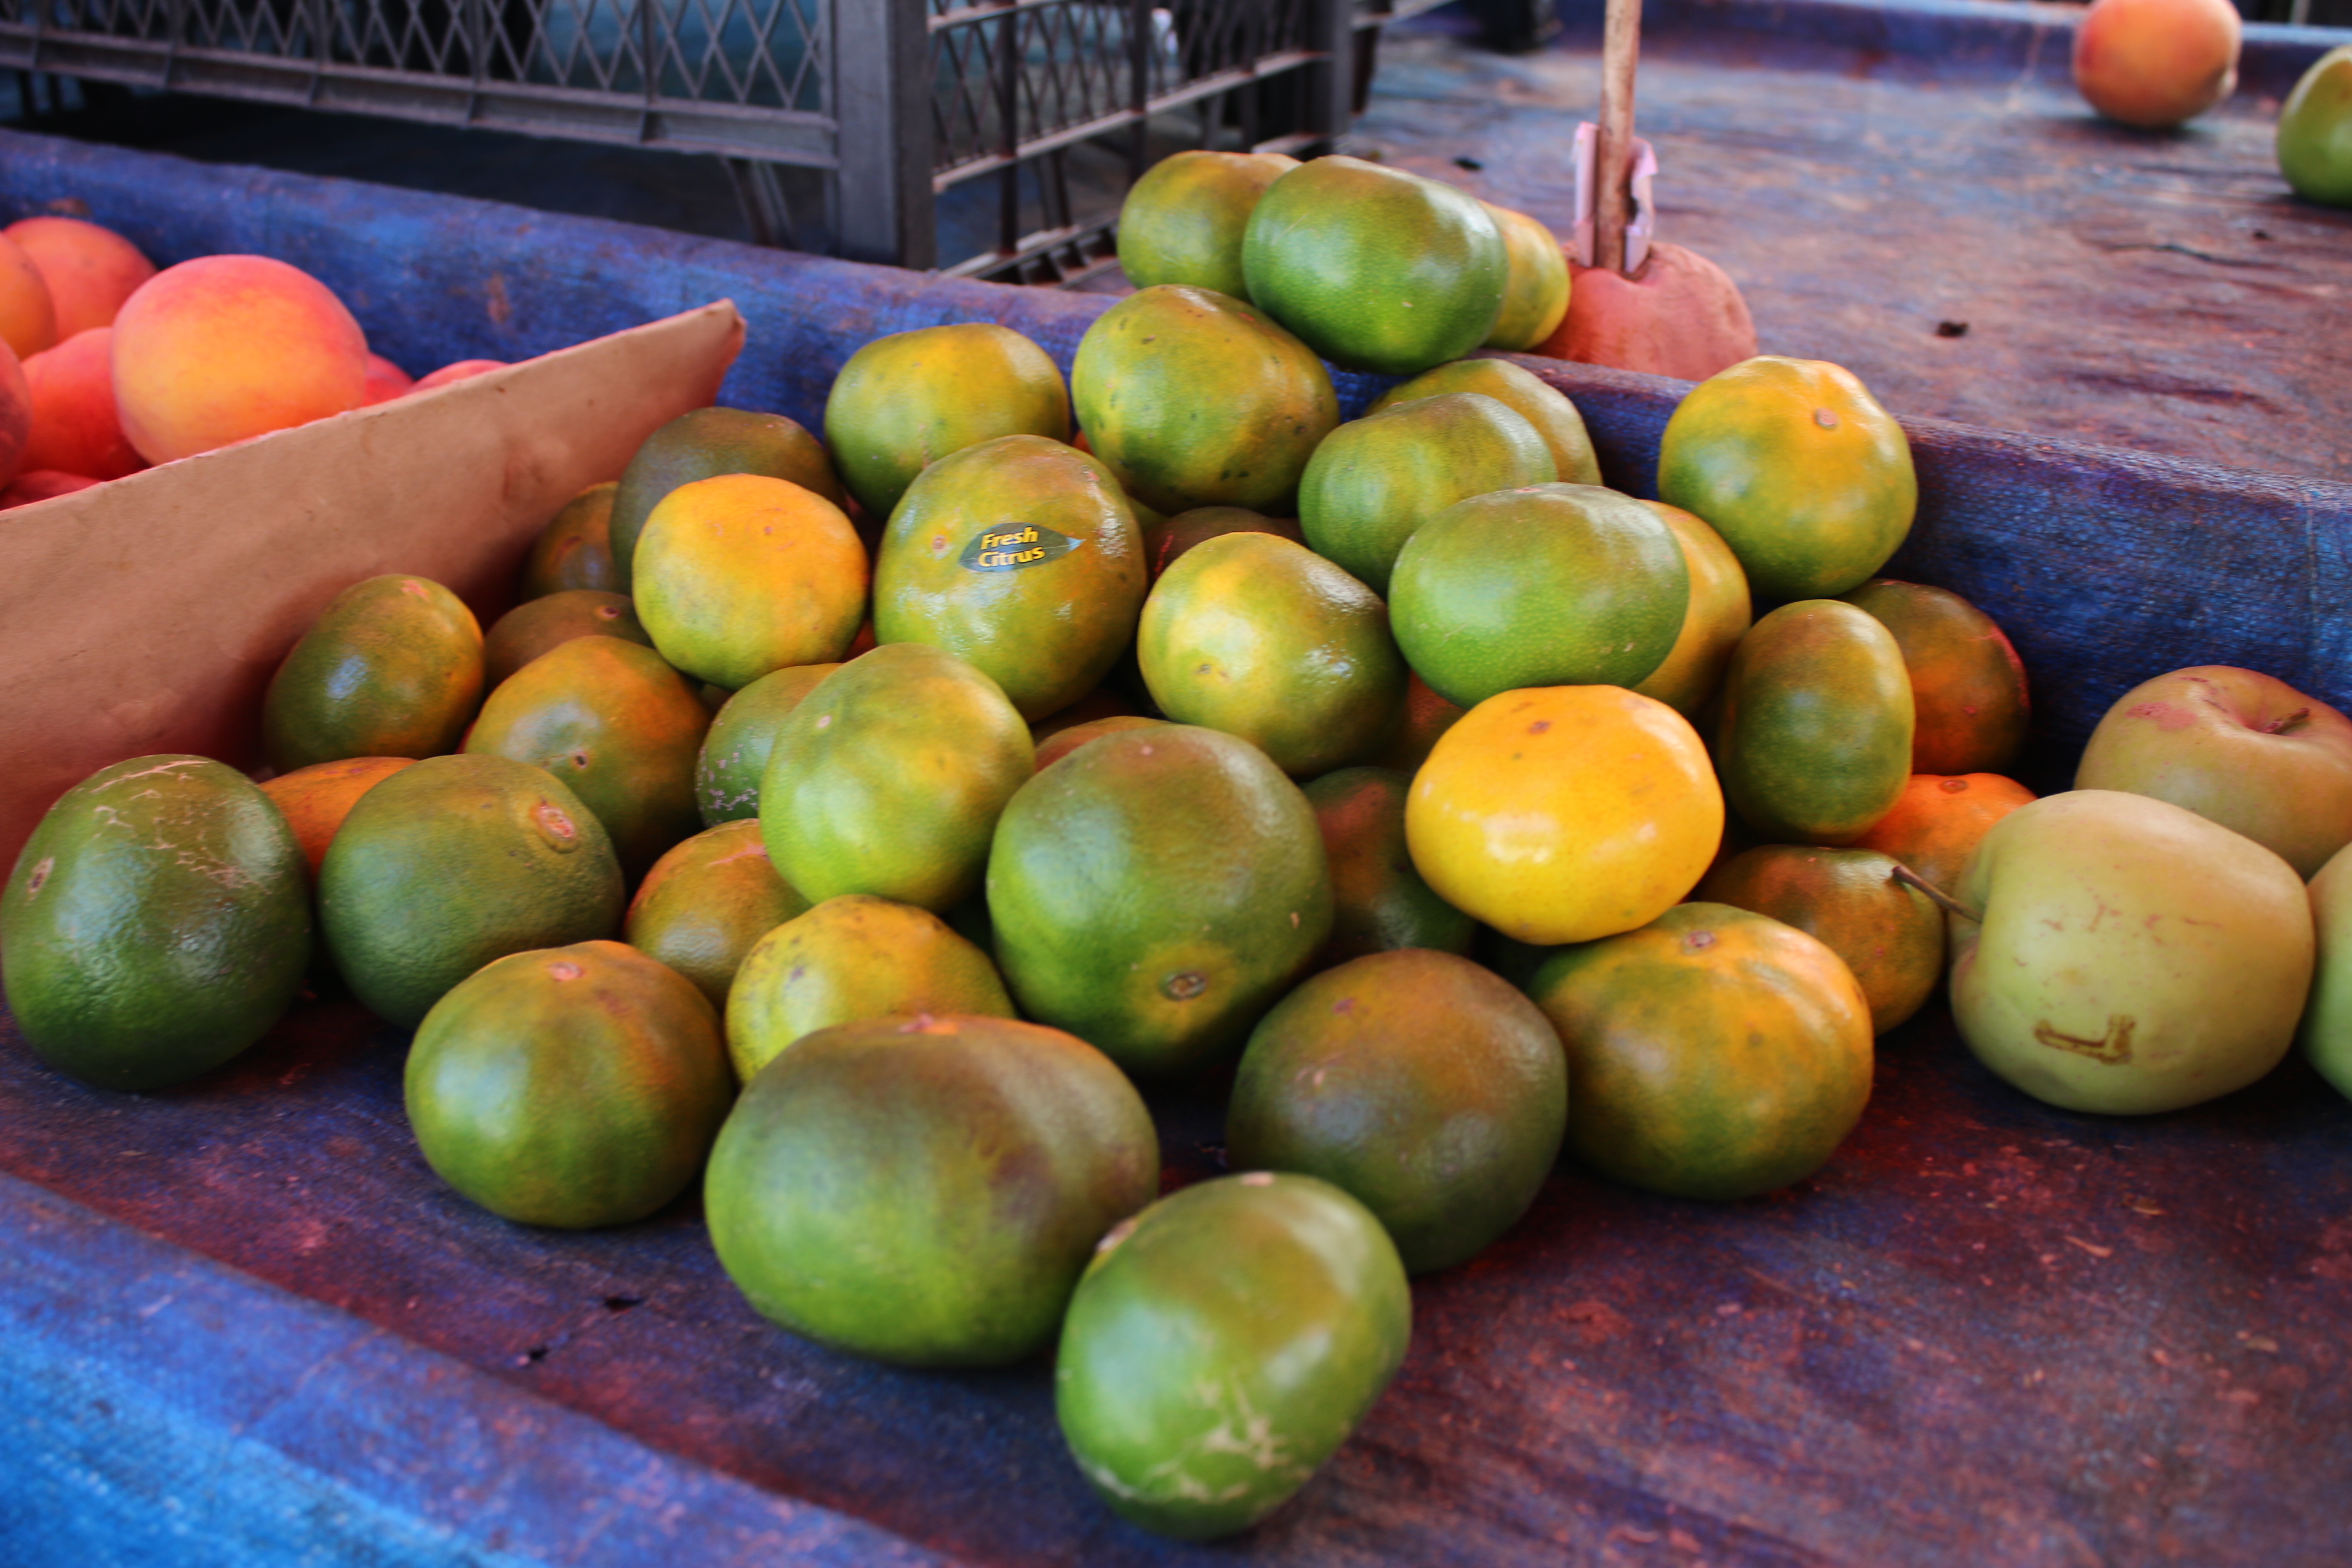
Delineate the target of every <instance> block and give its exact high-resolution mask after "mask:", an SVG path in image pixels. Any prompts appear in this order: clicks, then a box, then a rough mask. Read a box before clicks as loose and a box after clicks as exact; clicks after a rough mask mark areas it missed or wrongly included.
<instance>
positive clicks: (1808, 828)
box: [1715, 599, 1912, 844]
mask: <svg viewBox="0 0 2352 1568" xmlns="http://www.w3.org/2000/svg"><path fill="white" fill-rule="evenodd" d="M1911 728H1912V709H1911V679H1910V677H1909V675H1908V674H1906V672H1905V670H1904V668H1903V650H1902V649H1901V648H1900V647H1896V646H1895V637H1894V634H1893V633H1891V632H1889V631H1888V630H1887V629H1886V628H1885V626H1881V625H1880V624H1879V623H1878V622H1877V621H1876V620H1874V618H1872V617H1871V616H1870V615H1868V614H1867V613H1866V612H1864V611H1862V610H1858V609H1856V608H1854V607H1853V605H1848V604H1844V603H1843V602H1841V601H1839V600H1836V599H1804V600H1800V601H1799V602H1798V603H1796V604H1793V605H1781V606H1780V608H1779V609H1777V610H1775V611H1773V612H1772V613H1771V614H1770V615H1769V616H1765V617H1764V618H1763V619H1762V620H1760V621H1758V622H1757V623H1756V624H1755V626H1751V627H1749V628H1748V635H1747V636H1746V637H1742V638H1740V639H1739V646H1738V647H1737V648H1736V649H1734V650H1733V651H1732V655H1731V663H1730V665H1729V666H1728V667H1727V668H1726V669H1725V671H1724V677H1723V704H1722V710H1721V714H1720V716H1719V718H1718V720H1717V725H1716V740H1715V759H1716V765H1717V769H1718V770H1719V771H1720V773H1722V776H1723V793H1724V796H1725V798H1726V799H1727V800H1729V801H1730V803H1731V805H1732V809H1733V810H1735V811H1737V812H1738V813H1739V815H1740V816H1742V817H1744V818H1746V819H1747V822H1748V826H1750V827H1752V828H1754V829H1755V830H1756V831H1757V832H1758V833H1759V834H1761V835H1762V836H1763V837H1765V838H1766V840H1768V841H1770V842H1778V843H1783V844H1851V843H1853V841H1854V840H1855V839H1857V838H1859V837H1862V836H1863V834H1864V833H1865V832H1867V831H1868V830H1869V828H1870V825H1871V824H1872V823H1874V822H1876V821H1877V820H1878V819H1879V818H1880V817H1882V816H1885V815H1886V813H1887V811H1888V809H1889V808H1890V807H1892V806H1893V805H1894V804H1895V797H1896V796H1898V795H1901V794H1902V793H1903V785H1904V784H1905V782H1906V780H1908V779H1909V778H1910V776H1911Z"/></svg>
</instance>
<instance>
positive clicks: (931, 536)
mask: <svg viewBox="0 0 2352 1568" xmlns="http://www.w3.org/2000/svg"><path fill="white" fill-rule="evenodd" d="M1145 576H1146V572H1145V567H1144V561H1143V539H1142V535H1141V533H1140V532H1139V531H1138V529H1137V527H1136V524H1135V519H1134V514H1133V513H1132V512H1130V511H1129V510H1128V505H1127V498H1126V497H1125V496H1124V495H1122V494H1121V493H1120V491H1119V488H1118V481H1117V480H1116V479H1112V478H1111V476H1110V470H1109V469H1108V468H1104V467H1103V466H1102V464H1100V463H1099V462H1097V461H1096V460H1095V459H1094V458H1089V457H1087V455H1086V454H1085V453H1083V452H1080V451H1078V450H1076V449H1075V448H1073V447H1067V446H1065V445H1063V444H1062V443H1061V442H1059V441H1050V440H1047V439H1046V438H1045V437H1042V436H1001V437H997V438H996V439H995V440H992V441H983V442H982V443H981V444H980V445H978V446H976V447H965V448H964V449H963V450H962V451H961V452H955V453H952V454H950V455H949V456H947V457H945V458H940V460H939V461H938V462H936V463H933V464H932V465H931V466H930V467H929V468H926V469H924V470H923V472H922V474H921V475H920V476H919V477H918V478H917V479H916V480H915V482H914V483H913V484H911V485H909V486H908V487H907V493H906V494H905V495H903V496H901V497H900V498H899V500H898V510H896V511H894V512H892V513H891V514H890V523H889V526H888V528H887V529H886V530H885V531H884V532H883V535H882V548H881V551H880V552H879V553H878V554H877V557H876V560H875V563H874V635H875V636H876V637H877V638H878V639H880V640H881V641H882V642H885V643H897V642H920V643H929V644H930V645H932V646H933V647H940V648H944V649H946V650H947V651H948V652H949V653H951V654H953V655H955V656H956V657H957V658H961V659H963V660H965V661H966V662H967V663H969V664H971V666H972V668H975V669H978V670H979V671H980V672H981V673H982V674H983V675H985V676H987V677H988V678H989V679H991V680H993V681H994V682H996V684H997V685H998V686H999V687H1001V688H1002V689H1003V692H1004V695H1005V696H1006V697H1007V698H1008V699H1010V700H1011V701H1012V703H1013V707H1015V708H1017V709H1019V710H1021V715H1022V717H1023V718H1024V719H1042V718H1044V717H1045V716H1046V715H1047V714H1049V713H1054V712H1057V711H1059V710H1061V709H1064V708H1066V707H1068V706H1069V705H1070V704H1071V703H1073V702H1075V701H1076V700H1078V699H1079V698H1081V697H1083V696H1085V695H1086V694H1087V692H1089V691H1091V690H1093V689H1095V688H1096V687H1097V685H1099V684H1101V682H1102V679H1103V677H1104V676H1106V675H1108V673H1110V668H1111V666H1112V665H1114V664H1116V663H1117V662H1118V657H1119V654H1120V653H1121V651H1123V650H1124V649H1125V648H1126V647H1127V645H1128V644H1129V641H1131V640H1132V639H1133V637H1134V636H1135V617H1136V615H1137V613H1138V612H1139V611H1140V610H1141V609H1142V607H1143V594H1144V588H1145Z"/></svg>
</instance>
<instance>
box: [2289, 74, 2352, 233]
mask: <svg viewBox="0 0 2352 1568" xmlns="http://www.w3.org/2000/svg"><path fill="white" fill-rule="evenodd" d="M2278 165H2279V173H2280V174H2283V175H2284V176H2285V178H2286V183H2287V184H2290V185H2293V186H2294V193H2295V195H2299V196H2301V197H2302V198H2303V199H2304V200H2305V201H2307V202H2319V203H2322V204H2323V205H2327V206H2336V207H2352V44H2338V45H2337V46H2336V47H2334V48H2332V49H2330V50H2328V51H2327V52H2326V54H2324V55H2322V56H2320V57H2319V58H2318V59H2317V60H2315V61H2314V62H2313V63H2312V67H2311V68H2310V69H2309V70H2307V71H2305V72H2304V73H2303V77H2302V79H2301V80H2299V81H2297V82H2296V83H2295V84H2294V91H2293V92H2290V93H2288V94H2287V99H2286V103H2285V105H2284V107H2282V108H2281V109H2280V110H2279V118H2278Z"/></svg>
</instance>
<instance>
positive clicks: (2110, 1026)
mask: <svg viewBox="0 0 2352 1568" xmlns="http://www.w3.org/2000/svg"><path fill="white" fill-rule="evenodd" d="M2136 1023H2137V1020H2136V1019H2134V1018H2133V1017H2132V1016H2131V1015H2130V1014H2128V1013H2110V1014H2109V1015H2107V1032H2106V1034H2105V1036H2104V1037H2097V1038H2091V1037H2084V1036H2082V1035H2069V1034H2065V1033H2063V1032H2062V1031H2060V1030H2059V1029H2056V1028H2054V1027H2053V1026H2051V1024H2050V1023H2049V1021H2048V1020H2046V1019H2045V1020H2043V1021H2042V1022H2040V1023H2037V1024H2035V1025H2034V1026H2033V1037H2034V1038H2035V1039H2037V1040H2039V1041H2041V1042H2042V1044H2043V1045H2045V1046H2048V1047H2050V1048H2051V1049H2052V1050H2053V1051H2073V1052H2074V1054H2075V1055H2077V1056H2084V1057H2088V1058H2091V1059H2092V1060H2093V1061H2095V1062H2105V1063H2106V1064H2107V1065H2108V1066H2109V1067H2120V1066H2122V1065H2123V1064H2124V1063H2126V1062H2127V1061H2129V1060H2131V1054H2132V1053H2131V1041H2132V1029H2133V1027H2134V1026H2135V1024H2136Z"/></svg>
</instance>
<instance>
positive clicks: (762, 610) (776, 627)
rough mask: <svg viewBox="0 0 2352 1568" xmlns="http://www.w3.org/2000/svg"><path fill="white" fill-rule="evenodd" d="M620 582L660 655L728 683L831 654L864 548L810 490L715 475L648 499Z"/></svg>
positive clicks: (850, 629)
mask: <svg viewBox="0 0 2352 1568" xmlns="http://www.w3.org/2000/svg"><path fill="white" fill-rule="evenodd" d="M630 584H631V586H630V595H631V597H632V598H633V599H634V600H635V604H636V609H637V616H638V618H639V619H640V620H642V621H643V622H644V623H645V627H646V632H647V633H648V634H649V635H650V636H651V637H652V638H653V644H654V647H656V648H659V649H660V650H661V655H662V657H663V658H666V659H667V660H669V662H670V663H671V664H673V665H676V666H677V668H679V669H681V670H684V671H685V672H686V673H687V674H688V675H691V676H693V677H694V678H695V679H697V680H707V681H709V682H710V683H711V684H712V685H714V686H723V687H725V688H726V689H728V690H730V691H740V689H743V688H744V687H746V686H749V685H751V682H753V681H755V680H757V679H760V677H761V676H763V675H765V674H767V673H768V672H769V671H770V670H772V669H783V668H788V667H790V666H793V665H799V664H823V663H825V662H827V661H828V660H833V659H838V658H841V656H842V652H843V650H844V649H845V648H846V647H848V646H849V642H850V639H851V638H852V637H856V635H857V626H858V623H859V622H860V621H861V620H863V619H864V618H865V616H866V546H865V545H864V544H863V543H861V542H859V540H858V537H857V530H856V528H854V527H852V526H851V524H850V521H849V518H848V516H847V514H845V512H843V510H841V509H840V508H839V507H837V506H835V505H834V504H833V502H831V501H829V500H825V498H824V497H823V496H821V495H819V494H817V493H816V492H815V491H814V490H812V489H806V488H804V487H803V486H801V485H796V484H794V483H793V482H792V481H791V480H790V479H771V478H769V477H768V476H766V475H764V474H721V475H719V476H718V477H716V478H713V479H698V480H696V481H694V482H692V483H690V484H685V485H680V486H679V487H677V489H673V490H671V491H670V492H669V493H668V494H667V495H666V496H664V497H663V498H662V500H660V502H659V503H658V504H656V506H655V507H654V509H653V511H652V513H651V515H649V516H648V517H647V518H646V523H645V528H644V531H642V532H641V533H640V534H639V535H638V538H637V542H636V553H635V569H634V571H633V572H632V574H631V576H630Z"/></svg>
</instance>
